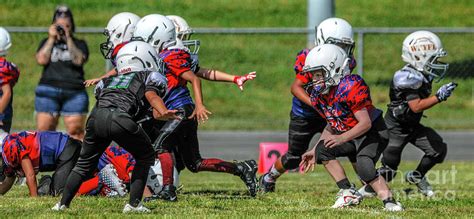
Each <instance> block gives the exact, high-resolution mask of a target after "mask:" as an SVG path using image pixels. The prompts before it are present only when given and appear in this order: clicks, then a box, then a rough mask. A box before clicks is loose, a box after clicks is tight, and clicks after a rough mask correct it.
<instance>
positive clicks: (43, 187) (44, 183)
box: [38, 175, 53, 196]
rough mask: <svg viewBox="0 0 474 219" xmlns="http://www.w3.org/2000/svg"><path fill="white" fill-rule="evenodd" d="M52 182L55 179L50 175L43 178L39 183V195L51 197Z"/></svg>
mask: <svg viewBox="0 0 474 219" xmlns="http://www.w3.org/2000/svg"><path fill="white" fill-rule="evenodd" d="M52 182H53V178H51V176H50V175H44V176H42V177H41V179H40V181H39V183H38V195H39V196H45V195H51V183H52Z"/></svg>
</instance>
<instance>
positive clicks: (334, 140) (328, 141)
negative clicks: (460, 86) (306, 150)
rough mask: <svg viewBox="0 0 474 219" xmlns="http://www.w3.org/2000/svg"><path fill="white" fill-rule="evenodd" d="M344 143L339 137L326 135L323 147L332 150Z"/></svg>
mask: <svg viewBox="0 0 474 219" xmlns="http://www.w3.org/2000/svg"><path fill="white" fill-rule="evenodd" d="M345 142H346V141H345V139H344V138H343V137H342V136H341V135H328V136H327V137H326V138H325V139H324V146H325V147H327V148H333V147H336V146H339V145H341V144H344V143H345Z"/></svg>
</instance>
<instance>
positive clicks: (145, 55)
mask: <svg viewBox="0 0 474 219" xmlns="http://www.w3.org/2000/svg"><path fill="white" fill-rule="evenodd" d="M116 62H117V72H118V74H119V75H121V74H127V73H130V72H138V71H157V72H163V62H162V61H161V59H160V58H159V57H158V54H157V52H156V50H155V49H154V48H153V47H152V46H151V45H150V44H148V43H145V42H142V41H132V42H129V43H127V44H126V45H125V46H123V47H122V48H121V49H120V50H119V52H118V54H117V60H116Z"/></svg>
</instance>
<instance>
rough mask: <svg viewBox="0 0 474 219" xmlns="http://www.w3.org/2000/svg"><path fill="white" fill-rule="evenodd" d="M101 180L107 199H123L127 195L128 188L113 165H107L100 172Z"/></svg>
mask: <svg viewBox="0 0 474 219" xmlns="http://www.w3.org/2000/svg"><path fill="white" fill-rule="evenodd" d="M99 180H100V182H101V183H102V184H103V185H104V188H103V191H104V193H105V195H106V196H107V197H117V196H120V197H123V196H125V195H126V194H127V189H126V186H125V184H124V183H123V181H122V180H121V179H120V178H119V177H118V174H117V171H116V170H115V168H114V166H113V165H112V164H107V165H105V167H104V168H102V170H100V172H99Z"/></svg>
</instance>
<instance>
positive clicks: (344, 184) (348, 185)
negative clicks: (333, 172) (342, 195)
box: [336, 178, 351, 189]
mask: <svg viewBox="0 0 474 219" xmlns="http://www.w3.org/2000/svg"><path fill="white" fill-rule="evenodd" d="M336 184H337V187H339V188H340V189H350V188H351V182H349V179H347V178H344V179H342V180H340V181H338V182H336Z"/></svg>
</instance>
